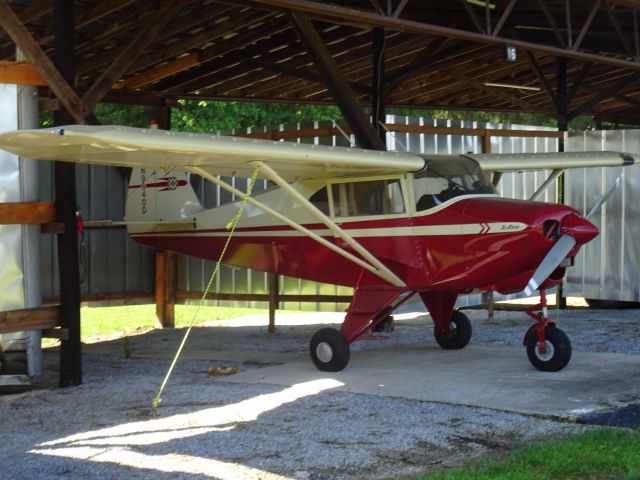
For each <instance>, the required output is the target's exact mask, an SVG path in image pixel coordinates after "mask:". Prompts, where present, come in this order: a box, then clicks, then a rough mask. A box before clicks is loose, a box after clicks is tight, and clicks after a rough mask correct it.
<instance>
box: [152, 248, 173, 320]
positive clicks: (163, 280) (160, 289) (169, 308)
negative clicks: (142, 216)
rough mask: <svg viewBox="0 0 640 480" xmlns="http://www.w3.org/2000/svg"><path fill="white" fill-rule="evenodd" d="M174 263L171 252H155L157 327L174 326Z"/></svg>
mask: <svg viewBox="0 0 640 480" xmlns="http://www.w3.org/2000/svg"><path fill="white" fill-rule="evenodd" d="M175 264H176V256H175V254H174V253H173V252H168V251H166V250H160V251H158V252H156V320H157V321H156V324H157V326H158V327H159V328H173V327H175V305H176V293H175V292H176V288H175V281H174V279H175Z"/></svg>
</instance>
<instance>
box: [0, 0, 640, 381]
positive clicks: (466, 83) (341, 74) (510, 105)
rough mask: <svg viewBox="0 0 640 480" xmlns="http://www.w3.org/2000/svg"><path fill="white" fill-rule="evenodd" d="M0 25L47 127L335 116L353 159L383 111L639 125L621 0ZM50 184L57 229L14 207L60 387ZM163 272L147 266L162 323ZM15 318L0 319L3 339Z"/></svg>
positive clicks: (103, 7)
mask: <svg viewBox="0 0 640 480" xmlns="http://www.w3.org/2000/svg"><path fill="white" fill-rule="evenodd" d="M0 26H2V29H3V37H2V39H3V41H2V48H3V51H4V54H3V57H4V59H3V61H4V64H3V65H2V81H3V82H7V83H15V84H21V85H23V84H26V85H31V86H32V87H31V88H34V86H35V88H37V90H34V91H35V92H36V93H35V94H34V95H37V98H38V106H39V109H40V111H43V110H53V111H54V118H55V122H56V124H58V125H62V124H68V123H95V122H96V120H97V119H96V118H95V116H94V115H93V114H92V113H91V111H92V109H93V107H95V105H97V104H98V103H100V102H112V103H126V104H142V105H152V106H154V107H155V108H156V109H157V115H158V118H159V120H160V124H161V127H162V128H169V127H170V125H169V124H168V119H169V112H170V109H171V108H174V107H175V106H176V102H177V101H178V100H179V99H211V100H227V101H255V102H279V103H318V104H325V103H326V104H336V105H338V106H339V108H340V110H341V111H342V114H343V117H344V119H345V121H346V123H347V127H348V130H349V131H350V132H352V133H353V135H354V136H355V139H356V142H357V144H358V146H360V147H364V148H369V149H378V150H383V149H385V145H384V139H383V138H384V135H383V133H385V127H384V126H383V125H381V124H384V123H385V121H384V120H385V109H387V108H391V107H409V108H430V109H446V110H459V109H466V110H485V111H501V112H534V113H539V114H542V115H545V116H547V117H548V118H554V119H555V120H556V121H557V126H558V129H559V131H560V132H563V131H566V129H567V124H568V122H569V121H570V120H571V119H573V118H575V117H576V116H579V115H592V116H593V117H594V122H595V123H596V125H600V124H602V122H607V123H613V124H616V125H637V124H638V118H637V116H638V114H637V111H638V109H637V106H638V102H640V99H639V97H638V94H640V91H639V90H638V89H639V87H640V84H639V82H638V69H639V65H640V63H639V62H638V58H639V57H640V40H639V37H640V35H639V27H638V19H637V4H636V2H632V1H618V0H616V1H614V0H605V1H585V2H569V1H548V0H537V1H524V0H519V1H516V0H509V1H502V2H484V1H475V0H474V1H470V0H463V1H460V2H429V5H428V6H424V5H423V4H422V3H420V2H413V1H411V0H409V1H407V0H400V1H387V2H382V1H380V2H376V1H373V2H367V1H359V2H358V1H355V2H331V3H320V2H313V1H287V0H264V1H259V0H257V1H237V2H229V1H208V2H203V1H176V2H166V3H157V4H150V3H148V2H142V1H124V2H123V1H118V2H90V1H87V2H85V1H82V2H81V1H77V2H64V1H53V2H37V3H36V4H28V3H23V2H10V1H9V2H8V1H0ZM16 48H17V49H19V51H20V53H19V54H16ZM366 112H370V116H371V117H372V118H373V121H371V120H370V118H369V114H368V113H366ZM387 128H388V127H387ZM427 130H428V129H427ZM434 132H437V130H434ZM478 133H479V132H475V133H472V132H464V133H463V134H475V135H477V134H478ZM491 134H492V132H485V134H484V135H481V136H482V137H483V138H489V137H490V136H491ZM277 135H278V134H277V133H276V134H272V135H271V137H272V138H278V137H277ZM522 135H525V134H522ZM527 135H532V134H527ZM544 135H550V134H548V133H547V134H544ZM557 138H558V149H560V150H563V149H564V137H563V136H557ZM488 145H490V143H488ZM485 149H486V148H485ZM54 184H55V190H56V208H55V217H56V218H53V216H52V215H53V214H52V212H53V210H52V209H51V207H50V206H46V205H45V206H39V207H38V210H34V208H33V207H34V206H33V205H30V206H29V205H26V206H25V208H26V209H27V211H28V212H29V213H28V214H26V216H27V217H28V218H29V222H31V223H42V224H47V225H49V227H47V228H50V229H53V230H54V231H55V229H56V228H57V229H58V231H63V233H59V234H57V235H58V248H59V262H60V263H59V274H60V282H59V283H60V306H59V307H53V308H50V309H48V310H42V309H38V317H37V318H39V319H40V321H42V322H45V324H46V325H47V326H48V327H50V326H52V325H51V322H52V321H53V324H54V325H57V324H58V323H59V324H60V325H61V327H62V331H63V332H64V333H61V332H58V335H63V336H68V338H65V339H64V340H63V348H62V352H63V353H62V366H63V368H61V385H73V384H77V383H80V382H81V370H80V361H79V355H80V349H79V304H80V300H81V295H80V290H79V287H78V285H79V281H78V277H79V268H78V263H77V257H78V255H77V251H76V250H77V240H76V226H75V221H76V218H75V212H76V200H75V190H76V186H75V179H74V172H73V168H72V167H69V166H62V165H60V166H57V167H56V173H55V181H54ZM11 210H13V212H15V209H14V208H13V207H11ZM34 211H36V212H38V213H40V216H39V217H38V218H35V219H34V215H33V212H34ZM18 220H19V219H16V218H14V219H13V222H14V223H22V222H23V221H25V220H24V219H22V220H20V221H18ZM5 222H7V223H10V222H9V221H8V220H5ZM62 226H63V228H62ZM172 262H173V260H170V259H169V260H168V261H167V258H165V257H164V256H163V255H159V259H158V263H157V265H159V269H158V272H161V274H159V275H157V276H158V277H160V279H161V280H160V281H159V283H158V284H157V285H156V287H157V288H156V293H157V295H159V296H160V297H161V298H160V301H159V305H161V307H160V309H161V310H162V311H161V312H160V313H161V315H165V314H164V313H163V312H165V311H166V306H167V305H169V308H170V305H171V299H168V300H167V299H166V298H165V297H166V295H165V293H166V282H165V281H164V280H162V279H165V280H166V279H167V278H169V277H170V275H171V274H172V272H171V264H172ZM164 265H167V266H166V267H164ZM158 285H159V286H158ZM27 313H34V312H26V311H24V310H23V311H14V313H12V314H11V315H5V318H6V319H7V320H6V321H7V323H9V324H12V325H14V327H15V325H16V323H20V322H21V321H23V320H22V319H23V318H24V316H25V315H26V314H27ZM169 316H170V314H169ZM30 318H32V319H33V318H36V317H34V316H33V315H30ZM166 321H167V323H170V319H167V320H166ZM47 322H48V323H47ZM33 327H34V328H35V327H39V328H43V325H42V324H38V325H33Z"/></svg>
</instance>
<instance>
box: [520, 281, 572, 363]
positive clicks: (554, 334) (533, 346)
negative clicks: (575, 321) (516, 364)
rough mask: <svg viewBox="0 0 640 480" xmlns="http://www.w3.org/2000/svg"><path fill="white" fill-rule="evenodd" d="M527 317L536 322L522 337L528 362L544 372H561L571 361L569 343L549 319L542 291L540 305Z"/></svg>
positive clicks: (544, 293)
mask: <svg viewBox="0 0 640 480" xmlns="http://www.w3.org/2000/svg"><path fill="white" fill-rule="evenodd" d="M527 315H529V316H530V317H531V318H533V320H535V322H536V323H535V325H532V326H531V328H529V330H527V333H526V334H525V336H524V345H525V346H526V347H527V356H528V357H529V361H530V362H531V364H532V365H533V366H534V367H536V368H537V369H538V370H542V371H544V372H557V371H558V370H562V369H563V368H564V367H566V366H567V364H568V363H569V360H571V342H570V341H569V337H567V335H566V334H565V333H564V332H563V331H562V330H560V329H559V328H558V327H556V324H555V322H554V321H553V320H551V319H550V318H549V315H548V310H547V296H546V292H545V290H544V289H540V303H539V304H537V305H534V306H533V307H531V308H530V309H529V310H527Z"/></svg>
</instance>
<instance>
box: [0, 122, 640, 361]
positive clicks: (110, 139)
mask: <svg viewBox="0 0 640 480" xmlns="http://www.w3.org/2000/svg"><path fill="white" fill-rule="evenodd" d="M0 147H1V148H3V149H6V150H8V151H10V152H13V153H16V154H18V155H21V156H23V157H27V158H41V159H48V160H62V161H71V162H77V163H95V164H101V165H117V166H125V167H134V171H133V174H132V177H131V182H130V184H129V192H128V197H127V205H126V218H125V220H126V223H127V225H128V229H129V233H130V234H131V236H132V237H133V238H134V239H135V240H137V241H138V242H140V243H142V244H144V245H148V246H150V247H155V248H159V249H166V250H170V251H174V252H178V253H182V254H185V255H192V256H196V257H200V258H204V259H209V260H216V259H218V256H219V255H220V252H221V250H222V248H223V245H224V243H225V241H226V239H227V236H228V235H229V232H228V230H227V228H226V224H227V222H228V221H229V219H230V218H232V217H234V215H236V214H237V213H238V211H239V209H240V208H241V207H240V206H241V204H242V201H243V199H246V200H245V201H246V208H245V210H244V213H243V215H242V217H241V219H240V222H239V224H238V227H237V229H236V231H235V233H234V235H233V237H232V239H231V242H230V245H229V248H228V250H227V253H226V255H225V258H224V259H223V261H224V262H225V263H227V264H230V265H235V266H239V267H245V268H252V269H256V270H261V271H267V272H275V273H278V274H280V275H288V276H293V277H300V278H304V279H309V280H314V281H319V282H325V283H333V284H339V285H346V286H350V287H353V288H354V289H355V293H354V296H353V300H352V302H351V304H350V306H349V308H348V309H347V313H346V316H345V319H344V322H343V323H342V326H341V328H340V330H336V329H333V328H323V329H321V330H319V331H317V332H316V333H315V334H314V335H313V336H312V338H311V342H310V353H311V358H312V360H313V362H314V363H315V365H316V366H317V367H318V368H319V369H320V370H325V371H339V370H342V369H343V368H345V367H346V365H347V364H348V362H349V357H350V351H349V344H350V343H351V342H353V341H355V340H356V339H357V338H358V337H360V336H361V335H362V334H363V333H365V332H367V331H370V330H372V329H376V328H377V327H379V326H380V325H381V324H382V323H383V322H385V321H387V319H388V318H389V316H390V315H391V314H392V313H393V311H394V310H395V309H396V308H397V307H398V306H399V305H401V304H402V303H404V302H405V301H407V300H408V299H409V298H410V297H412V296H413V294H414V293H417V294H419V296H420V298H421V299H422V301H423V302H424V304H425V305H426V307H427V309H428V310H429V312H430V314H431V317H432V319H433V321H434V324H435V327H434V333H435V338H436V340H437V342H438V343H439V344H440V345H441V346H442V347H443V348H445V349H460V348H463V347H465V346H466V345H467V343H468V342H469V339H470V337H471V324H470V322H469V320H468V318H467V317H466V316H465V315H464V314H463V313H462V312H460V311H457V310H455V309H454V305H455V302H456V299H457V297H458V296H459V295H462V294H467V293H471V292H481V291H497V292H500V293H514V292H520V291H522V290H525V291H526V292H527V293H528V294H531V293H532V292H534V291H536V290H540V294H541V295H540V296H541V302H540V304H539V305H537V306H536V307H534V308H532V309H531V310H530V311H529V314H530V315H531V316H532V318H534V320H535V324H534V325H533V326H532V327H531V328H530V329H529V330H528V331H527V333H526V334H525V337H524V344H525V346H526V348H527V354H528V357H529V360H530V361H531V363H532V364H533V365H534V366H535V367H536V368H538V369H540V370H546V371H556V370H560V369H562V368H564V367H565V366H566V365H567V363H568V362H569V359H570V357H571V344H570V342H569V339H568V338H567V336H566V335H565V334H564V333H563V332H562V331H561V330H560V329H558V328H557V327H556V326H555V324H554V322H553V320H551V319H550V318H549V317H548V315H547V305H546V298H545V289H546V288H549V287H551V286H553V285H556V284H557V283H558V282H560V281H561V280H562V278H563V276H564V271H565V267H567V266H569V265H570V264H571V263H572V259H573V258H574V256H575V255H576V253H577V252H578V250H579V248H580V246H581V245H583V244H585V243H587V242H588V241H590V240H591V239H592V238H594V237H595V236H596V235H598V229H597V228H596V227H595V226H594V225H593V224H591V223H590V222H589V221H588V220H587V219H585V218H584V217H582V216H581V215H580V214H579V213H578V211H576V210H575V209H573V208H571V207H568V206H565V205H556V204H549V203H541V202H537V201H532V200H528V201H523V200H513V199H506V198H501V197H499V196H498V195H497V193H496V191H495V188H494V185H493V184H492V183H491V182H490V181H489V180H488V177H487V174H488V173H491V174H493V176H494V177H493V178H494V179H496V181H497V179H499V176H500V175H501V174H502V173H503V172H510V171H523V170H543V169H549V170H552V173H551V175H550V176H549V178H548V179H547V181H546V182H545V183H544V184H543V185H542V186H541V188H540V189H539V190H538V191H537V192H536V193H535V194H534V195H533V198H537V197H538V196H539V195H540V194H541V193H542V192H543V190H544V189H545V188H546V187H547V186H548V185H549V184H551V183H552V182H553V181H554V180H555V178H556V177H557V176H558V175H559V174H560V173H561V172H562V171H564V170H565V169H567V168H574V167H595V166H622V165H631V164H633V163H634V158H633V156H631V155H628V154H620V153H615V152H592V153H562V154H561V153H551V154H510V155H475V154H472V155H471V154H470V155H456V156H438V155H413V154H404V153H393V152H379V151H367V150H359V149H353V148H343V147H327V146H317V145H307V144H298V143H289V142H271V141H262V140H252V139H244V138H236V137H222V136H218V135H207V134H191V133H175V132H167V131H160V130H145V129H135V128H128V127H117V126H103V127H93V126H77V125H72V126H65V127H59V128H53V129H42V130H22V131H16V132H9V133H4V134H2V135H0ZM256 170H257V175H258V176H259V177H260V178H266V179H269V180H271V181H272V182H274V184H275V185H276V186H277V187H279V188H272V189H268V190H266V191H264V192H262V193H260V194H258V195H255V196H250V195H247V194H246V193H245V192H243V191H240V190H238V189H236V188H235V187H234V186H232V185H230V184H229V183H227V182H225V181H223V180H222V179H221V178H220V175H229V176H242V177H251V176H252V175H253V174H254V173H255V172H256ZM189 173H194V174H198V175H200V176H202V177H204V178H206V179H208V180H210V181H211V182H213V183H215V184H217V185H219V186H220V187H221V188H223V189H226V190H228V191H229V192H231V193H233V194H234V195H236V198H237V199H238V200H237V201H235V202H232V203H229V204H226V205H222V206H220V207H218V208H214V209H204V208H203V207H202V206H201V204H200V202H199V201H198V199H197V198H196V195H195V193H194V191H193V189H192V188H191V186H190V183H189V178H188V174H189ZM601 200H602V201H604V200H606V198H603V199H601ZM599 203H601V202H599Z"/></svg>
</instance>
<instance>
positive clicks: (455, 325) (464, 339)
mask: <svg viewBox="0 0 640 480" xmlns="http://www.w3.org/2000/svg"><path fill="white" fill-rule="evenodd" d="M471 333H472V329H471V322H470V321H469V318H468V317H467V316H466V315H465V314H464V313H462V312H461V311H459V310H454V311H453V315H452V316H451V325H450V327H449V331H448V332H447V333H441V332H440V331H439V330H438V327H437V326H435V327H434V328H433V334H434V336H435V337H436V342H438V345H440V346H441V347H442V348H444V349H445V350H460V349H461V348H464V347H466V346H467V344H468V343H469V340H471Z"/></svg>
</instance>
